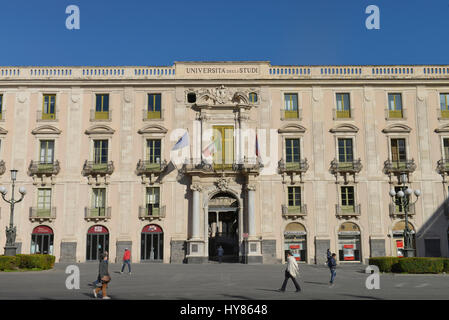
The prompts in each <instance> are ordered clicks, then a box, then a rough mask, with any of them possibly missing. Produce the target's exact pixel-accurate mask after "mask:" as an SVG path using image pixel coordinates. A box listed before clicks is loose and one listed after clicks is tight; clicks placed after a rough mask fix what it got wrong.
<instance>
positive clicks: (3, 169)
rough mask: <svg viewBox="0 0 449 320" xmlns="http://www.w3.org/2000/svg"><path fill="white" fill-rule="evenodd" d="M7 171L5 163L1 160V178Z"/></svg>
mask: <svg viewBox="0 0 449 320" xmlns="http://www.w3.org/2000/svg"><path fill="white" fill-rule="evenodd" d="M5 171H6V166H5V161H3V160H0V176H1V175H3V174H4V173H5Z"/></svg>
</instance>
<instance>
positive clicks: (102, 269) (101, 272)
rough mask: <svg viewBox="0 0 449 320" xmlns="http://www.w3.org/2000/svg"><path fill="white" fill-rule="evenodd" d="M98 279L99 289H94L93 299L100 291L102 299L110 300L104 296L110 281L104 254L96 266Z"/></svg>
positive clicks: (106, 257)
mask: <svg viewBox="0 0 449 320" xmlns="http://www.w3.org/2000/svg"><path fill="white" fill-rule="evenodd" d="M98 277H99V278H100V279H101V287H98V288H96V289H94V297H95V298H97V297H98V293H99V292H100V290H101V292H102V296H103V299H111V298H110V297H109V296H108V295H107V294H106V289H107V287H108V283H109V282H110V281H111V276H110V275H109V271H108V256H107V255H106V254H102V255H101V261H100V265H99V266H98Z"/></svg>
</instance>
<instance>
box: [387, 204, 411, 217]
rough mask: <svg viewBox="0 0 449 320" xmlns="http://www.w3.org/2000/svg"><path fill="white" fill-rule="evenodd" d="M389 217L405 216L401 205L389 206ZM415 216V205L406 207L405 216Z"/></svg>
mask: <svg viewBox="0 0 449 320" xmlns="http://www.w3.org/2000/svg"><path fill="white" fill-rule="evenodd" d="M389 211H390V216H392V217H393V216H402V215H405V208H404V206H402V205H398V204H396V203H390V204H389ZM414 214H415V204H414V203H410V204H409V205H408V210H407V215H410V216H413V215H414Z"/></svg>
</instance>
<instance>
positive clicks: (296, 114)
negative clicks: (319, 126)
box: [281, 109, 302, 120]
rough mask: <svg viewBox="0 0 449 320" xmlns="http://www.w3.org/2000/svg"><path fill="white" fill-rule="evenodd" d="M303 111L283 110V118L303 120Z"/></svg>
mask: <svg viewBox="0 0 449 320" xmlns="http://www.w3.org/2000/svg"><path fill="white" fill-rule="evenodd" d="M301 118H302V112H301V110H300V109H298V110H281V120H301Z"/></svg>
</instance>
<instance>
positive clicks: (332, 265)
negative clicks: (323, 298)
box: [327, 253, 337, 286]
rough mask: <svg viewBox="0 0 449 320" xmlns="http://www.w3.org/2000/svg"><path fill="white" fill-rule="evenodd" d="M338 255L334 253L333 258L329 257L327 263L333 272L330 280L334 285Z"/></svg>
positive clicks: (331, 284) (330, 283)
mask: <svg viewBox="0 0 449 320" xmlns="http://www.w3.org/2000/svg"><path fill="white" fill-rule="evenodd" d="M336 256H337V255H336V254H335V253H333V254H332V256H331V258H330V259H329V262H328V263H327V266H328V267H329V270H330V272H331V281H329V285H330V286H333V285H334V279H335V276H336V275H337V271H336V269H337V261H336V260H335V257H336Z"/></svg>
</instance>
